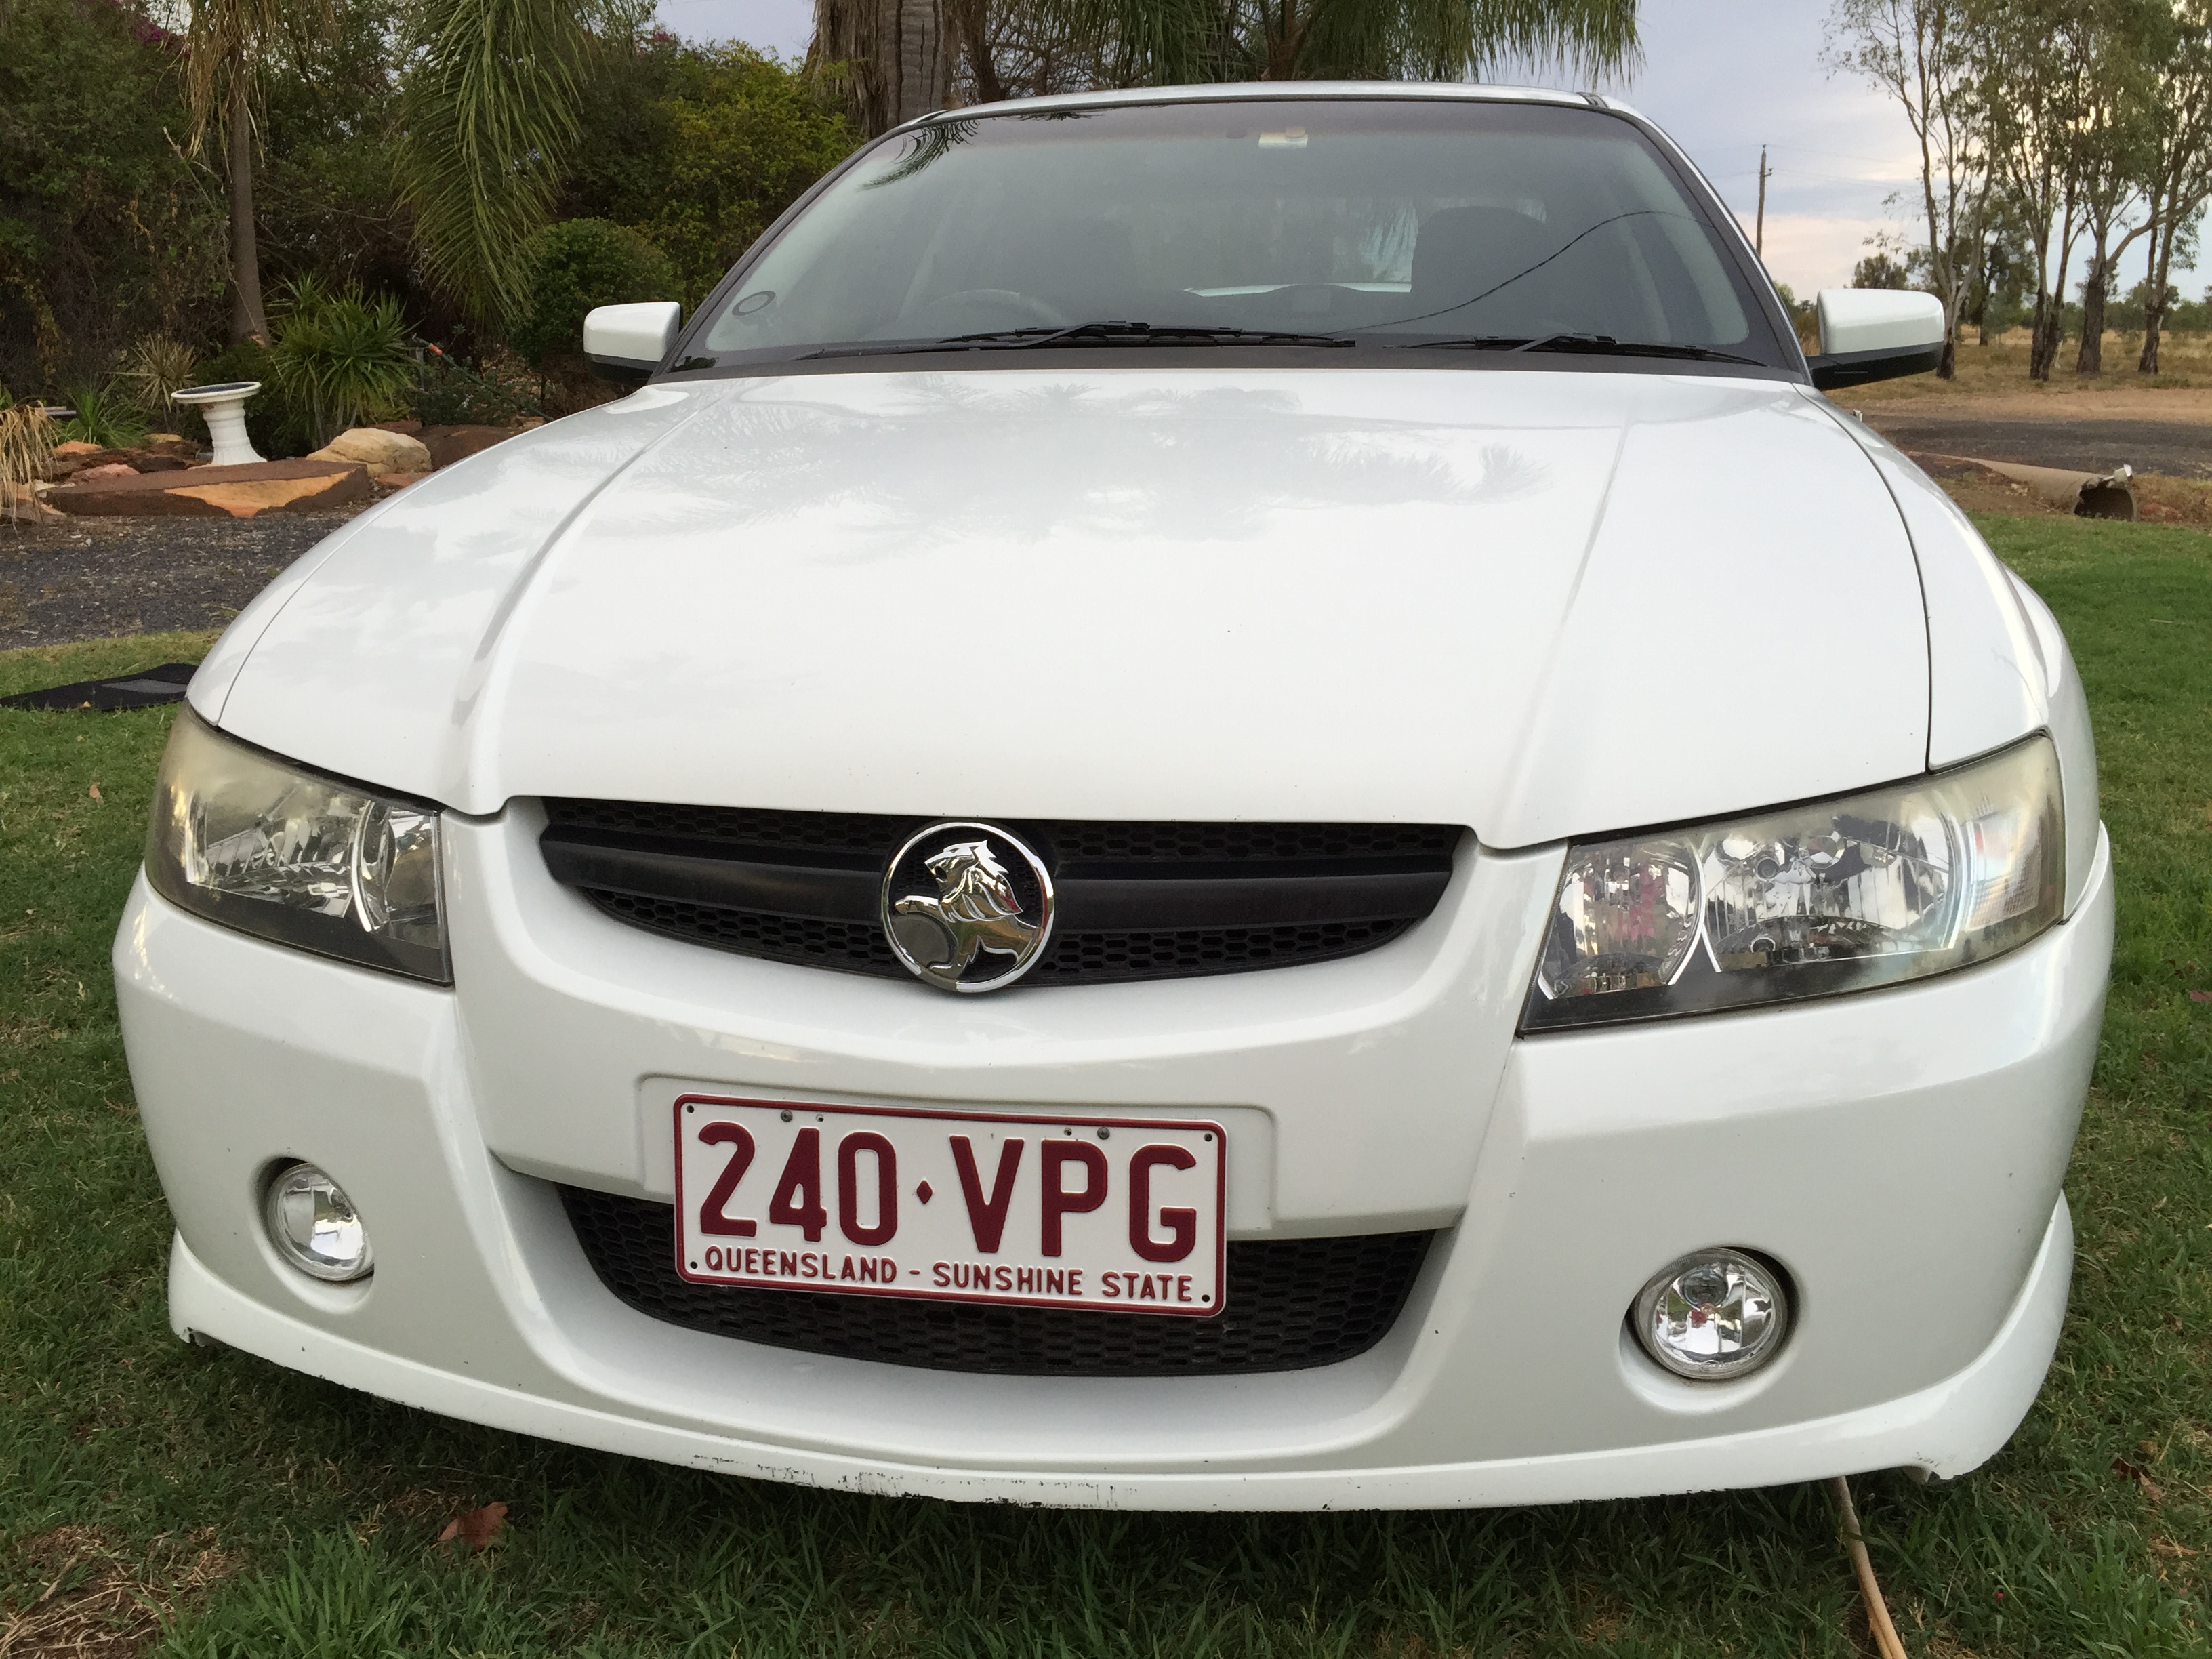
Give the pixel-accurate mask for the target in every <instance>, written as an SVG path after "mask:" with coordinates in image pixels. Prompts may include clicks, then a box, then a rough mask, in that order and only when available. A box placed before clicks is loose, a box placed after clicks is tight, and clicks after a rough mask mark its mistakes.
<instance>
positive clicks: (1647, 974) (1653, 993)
mask: <svg viewBox="0 0 2212 1659" xmlns="http://www.w3.org/2000/svg"><path fill="white" fill-rule="evenodd" d="M2065 890H2066V842H2065V829H2064V819H2063V812H2062V809H2061V805H2060V799H2059V787H2058V760H2057V753H2056V751H2055V750H2053V749H2052V747H2051V740H2050V738H2047V737H2041V736H2038V737H2034V738H2029V739H2028V740H2027V742H2025V743H2022V744H2015V746H2014V747H2012V748H2010V749H2008V750H2004V751H2003V752H2002V753H2001V754H1997V755H1994V756H1991V757H1989V758H1988V759H1986V760H1980V761H1976V762H1974V763H1972V764H1970V765H1966V766H1962V767H1960V768H1958V769H1955V770H1954V771H1950V772H1945V773H1941V774H1938V775H1936V776H1933V777H1929V778H1924V779H1920V780H1917V781H1914V782H1912V783H1909V784H1902V785H1897V786H1893V787H1889V788H1885V789H1874V790H1869V791H1868V792H1867V793H1864V794H1858V795H1848V796H1845V797H1844V798H1843V799H1839V800H1831V801H1822V802H1820V803H1817V804H1815V805H1809V806H1792V807H1785V808H1784V809H1783V810H1781V811H1777V812H1770V813H1765V814H1763V815H1761V816H1759V817H1751V818H1745V819H1742V820H1740V821H1738V822H1736V823H1717V824H1706V825H1702V826H1699V827H1698V828H1695V829H1675V830H1668V831H1666V832H1664V833H1662V834H1657V835H1650V836H1633V837H1629V838H1625V839H1622V840H1619V841H1607V842H1588V843H1584V842H1577V843H1576V844H1575V845H1573V846H1571V847H1570V848H1568V849H1567V861H1566V868H1565V871H1564V872H1562V873H1561V875H1560V878H1559V894H1558V896H1557V898H1556V900H1555V902H1554V903H1553V909H1552V915H1551V923H1550V933H1549V934H1548V935H1547V938H1546V939H1545V942H1544V950H1543V954H1542V955H1541V957H1539V959H1538V962H1537V966H1536V978H1535V983H1534V985H1533V986H1531V987H1530V988H1529V993H1528V1007H1527V1009H1526V1010H1525V1012H1523V1014H1522V1030H1549V1029H1552V1028H1553V1027H1557V1026H1561V1025H1577V1024H1592V1023H1595V1022H1599V1021H1604V1020H1618V1019H1650V1018H1657V1017H1660V1016H1662V1015H1668V1014H1686V1013H1697V1012H1705V1011H1708V1010H1712V1009H1719V1008H1735V1007H1741V1006H1746V1005H1748V1004H1753V1003H1760V1002H1770V1001H1773V1000H1778V999H1780V998H1784V997H1803V996H1820V995H1825V994H1829V993H1832V992H1836V991H1854V990H1860V989H1863V988H1864V987H1869V986H1874V985H1886V984H1890V983H1892V982H1893V981H1898V980H1904V979H1915V978H1918V977H1920V976H1921V975H1926V974H1938V973H1942V972H1943V971H1944V970H1946V969H1951V968H1959V967H1963V966H1965V965H1966V963H1970V962H1979V961H1982V960H1984V958H1986V957H1993V956H1996V955H1997V954H1998V953H1999V952H2001V951H2009V950H2011V949H2012V948H2013V947H2014V946H2015V945H2020V944H2022V943H2024V942H2026V941H2027V940H2028V939H2033V937H2034V936H2035V935H2036V934H2038V933H2041V932H2042V931H2043V930H2044V929H2045V927H2049V926H2051V923H2053V922H2055V921H2057V920H2058V918H2059V914H2060V911H2061V908H2062V907H2063V904H2064V902H2065Z"/></svg>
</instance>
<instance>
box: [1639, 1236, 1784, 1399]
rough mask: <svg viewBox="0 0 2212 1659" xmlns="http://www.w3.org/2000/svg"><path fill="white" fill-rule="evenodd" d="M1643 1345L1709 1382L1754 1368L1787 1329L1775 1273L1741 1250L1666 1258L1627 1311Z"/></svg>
mask: <svg viewBox="0 0 2212 1659" xmlns="http://www.w3.org/2000/svg"><path fill="white" fill-rule="evenodd" d="M1629 1321H1630V1322H1631V1323H1632V1325H1634V1326H1635V1328H1636V1340H1638V1341H1639V1342H1641V1343H1642V1344H1643V1345H1644V1352H1646V1353H1648V1354H1650V1356H1651V1357H1652V1358H1654V1359H1656V1360H1657V1361H1658V1362H1659V1363H1660V1364H1662V1365H1664V1366H1665V1367H1666V1368H1667V1369H1668V1370H1670V1371H1672V1372H1674V1375H1675V1376H1687V1377H1693V1378H1695V1379H1697V1380H1698V1381H1699V1382H1704V1383H1715V1382H1720V1381H1723V1380H1724V1379H1726V1378H1728V1377H1732V1376H1742V1375H1743V1374H1744V1373H1745V1372H1747V1371H1751V1370H1757V1369H1758V1368H1759V1366H1761V1365H1763V1364H1765V1363H1766V1362H1767V1361H1768V1360H1770V1359H1771V1358H1774V1356H1775V1355H1776V1354H1777V1353H1778V1352H1781V1348H1782V1342H1783V1339H1784V1337H1785V1336H1786V1335H1787V1334H1789V1330H1790V1295H1789V1292H1788V1291H1786V1290H1784V1288H1783V1284H1782V1275H1781V1274H1780V1273H1777V1272H1776V1271H1775V1270H1774V1269H1773V1268H1772V1267H1769V1266H1767V1264H1766V1263H1765V1262H1763V1261H1759V1259H1758V1258H1756V1257H1755V1256H1749V1255H1745V1254H1744V1253H1743V1252H1742V1251H1741V1250H1699V1251H1697V1252H1695V1253H1694V1254H1692V1255H1686V1256H1684V1257H1683V1258H1682V1259H1681V1260H1680V1261H1676V1262H1674V1263H1672V1264H1670V1265H1669V1266H1668V1267H1666V1268H1664V1269H1663V1270H1662V1272H1661V1273H1659V1275H1658V1276H1657V1277H1656V1278H1655V1279H1653V1280H1652V1281H1651V1282H1650V1284H1649V1285H1645V1286H1644V1293H1643V1294H1642V1295H1640V1296H1638V1297H1637V1298H1636V1306H1635V1308H1634V1310H1632V1312H1631V1313H1630V1315H1629Z"/></svg>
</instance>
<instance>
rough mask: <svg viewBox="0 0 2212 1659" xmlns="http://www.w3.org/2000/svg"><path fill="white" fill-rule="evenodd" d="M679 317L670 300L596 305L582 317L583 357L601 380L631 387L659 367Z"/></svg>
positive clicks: (681, 312) (672, 340) (673, 339)
mask: <svg viewBox="0 0 2212 1659" xmlns="http://www.w3.org/2000/svg"><path fill="white" fill-rule="evenodd" d="M683 320H684V307H681V306H679V305H678V304H677V303H676V301H673V300H646V301H640V302H639V303H638V304H635V305H627V306H600V307H597V308H596V309H594V310H593V311H592V312H591V313H588V314H587V315H586V317H585V319H584V356H586V357H588V358H590V359H591V362H592V373H593V374H597V375H598V376H599V378H600V379H601V380H617V381H620V382H621V383H623V385H626V386H635V385H637V384H638V383H639V382H641V381H642V380H645V378H646V377H647V375H649V374H652V373H653V370H654V369H656V368H659V367H660V364H661V361H662V360H663V359H664V358H665V357H666V356H668V349H669V348H670V347H671V346H672V345H674V344H675V343H676V330H677V328H678V325H680V324H681V323H682V322H683Z"/></svg>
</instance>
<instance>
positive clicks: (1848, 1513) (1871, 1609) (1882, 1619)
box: [1828, 1474, 1906, 1659]
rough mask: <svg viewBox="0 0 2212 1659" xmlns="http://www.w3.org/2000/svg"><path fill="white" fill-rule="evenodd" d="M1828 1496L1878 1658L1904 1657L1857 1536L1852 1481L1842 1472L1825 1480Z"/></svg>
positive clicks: (1861, 1542) (1864, 1542)
mask: <svg viewBox="0 0 2212 1659" xmlns="http://www.w3.org/2000/svg"><path fill="white" fill-rule="evenodd" d="M1828 1495H1829V1496H1830V1497H1831V1498H1834V1499H1835V1500H1836V1514H1837V1517H1838V1519H1839V1520H1840V1521H1841V1522H1843V1528H1844V1548H1845V1549H1846V1550H1847V1551H1849V1552H1850V1558H1851V1570H1852V1571H1854V1572H1856V1573H1857V1574H1858V1579H1859V1595H1860V1597H1861V1598H1862V1599H1863V1601H1865V1602H1866V1612H1867V1626H1868V1627H1869V1629H1871V1630H1872V1631H1873V1632H1874V1644H1875V1647H1877V1648H1879V1649H1880V1650H1881V1659H1906V1655H1905V1644H1904V1643H1903V1642H1901V1641H1899V1639H1898V1635H1897V1626H1894V1625H1893V1624H1891V1623H1890V1622H1889V1604H1888V1603H1887V1601H1883V1600H1882V1599H1881V1583H1879V1582H1878V1581H1877V1580H1876V1579H1875V1576H1874V1562H1873V1560H1872V1559H1870V1558H1869V1556H1868V1554H1867V1547H1866V1540H1865V1539H1863V1538H1862V1537H1861V1536H1860V1535H1859V1512H1858V1510H1856V1509H1855V1508H1853V1507H1852V1505H1851V1483H1850V1481H1849V1480H1846V1479H1845V1478H1844V1476H1842V1475H1840V1474H1839V1475H1837V1476H1836V1477H1835V1478H1834V1479H1832V1480H1830V1481H1829V1482H1828Z"/></svg>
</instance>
